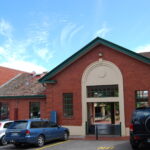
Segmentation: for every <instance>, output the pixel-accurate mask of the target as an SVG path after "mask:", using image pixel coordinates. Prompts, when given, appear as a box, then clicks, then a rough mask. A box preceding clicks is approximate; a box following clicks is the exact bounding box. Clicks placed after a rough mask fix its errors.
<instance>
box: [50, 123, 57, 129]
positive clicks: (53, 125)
mask: <svg viewBox="0 0 150 150" xmlns="http://www.w3.org/2000/svg"><path fill="white" fill-rule="evenodd" d="M50 127H51V128H54V127H58V125H57V124H56V123H55V122H50Z"/></svg>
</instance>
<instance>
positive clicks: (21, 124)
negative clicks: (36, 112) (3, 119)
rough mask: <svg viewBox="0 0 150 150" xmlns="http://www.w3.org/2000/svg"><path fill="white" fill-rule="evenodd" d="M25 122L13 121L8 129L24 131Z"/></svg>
mask: <svg viewBox="0 0 150 150" xmlns="http://www.w3.org/2000/svg"><path fill="white" fill-rule="evenodd" d="M27 123H28V122H27V121H15V122H14V123H12V124H11V125H10V126H9V129H25V128H26V127H27Z"/></svg>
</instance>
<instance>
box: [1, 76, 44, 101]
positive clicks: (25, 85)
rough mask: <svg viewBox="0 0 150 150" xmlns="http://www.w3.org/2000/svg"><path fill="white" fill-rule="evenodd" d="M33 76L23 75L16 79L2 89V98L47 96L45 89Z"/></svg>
mask: <svg viewBox="0 0 150 150" xmlns="http://www.w3.org/2000/svg"><path fill="white" fill-rule="evenodd" d="M38 79H39V77H38V78H37V77H36V76H34V75H33V74H29V73H22V74H20V75H18V76H17V77H16V78H14V79H13V80H11V81H10V82H8V83H7V84H5V85H4V86H1V87H0V98H1V97H4V98H5V97H13V96H14V97H17V96H18V97H24V96H28V97H29V96H30V97H33V96H38V95H44V94H45V87H44V86H43V85H42V84H41V83H39V82H38Z"/></svg>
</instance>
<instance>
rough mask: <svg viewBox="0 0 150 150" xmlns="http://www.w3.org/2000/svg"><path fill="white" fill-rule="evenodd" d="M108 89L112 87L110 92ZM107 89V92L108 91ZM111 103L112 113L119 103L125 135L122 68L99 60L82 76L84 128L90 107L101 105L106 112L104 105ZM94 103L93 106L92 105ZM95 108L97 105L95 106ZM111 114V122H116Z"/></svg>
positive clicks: (122, 130) (123, 133)
mask: <svg viewBox="0 0 150 150" xmlns="http://www.w3.org/2000/svg"><path fill="white" fill-rule="evenodd" d="M107 89H110V91H109V92H108V91H107ZM106 91H107V92H106ZM108 104H110V107H111V111H110V113H112V112H113V111H114V106H115V105H118V111H119V115H120V116H119V117H120V118H119V119H120V122H121V135H122V136H124V135H125V115H124V95H123V78H122V74H121V71H120V69H119V68H118V67H117V66H116V65H115V64H113V63H112V62H109V61H106V60H99V61H96V62H94V63H92V64H90V65H89V66H88V67H87V68H86V69H85V71H84V73H83V76H82V128H83V129H85V123H86V122H87V121H88V119H89V118H88V113H89V112H88V111H89V107H93V106H94V105H95V106H98V105H99V106H100V107H97V108H96V111H98V109H101V111H103V113H104V111H105V110H104V108H105V107H104V106H105V105H108ZM90 105H93V106H90ZM94 109H95V107H94ZM114 121H115V120H114V118H113V116H112V115H111V122H112V123H114Z"/></svg>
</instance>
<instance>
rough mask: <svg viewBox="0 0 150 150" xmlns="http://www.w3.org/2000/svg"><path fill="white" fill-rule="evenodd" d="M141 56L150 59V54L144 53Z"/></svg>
mask: <svg viewBox="0 0 150 150" xmlns="http://www.w3.org/2000/svg"><path fill="white" fill-rule="evenodd" d="M139 54H140V55H142V56H145V57H147V58H150V52H142V53H139Z"/></svg>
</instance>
